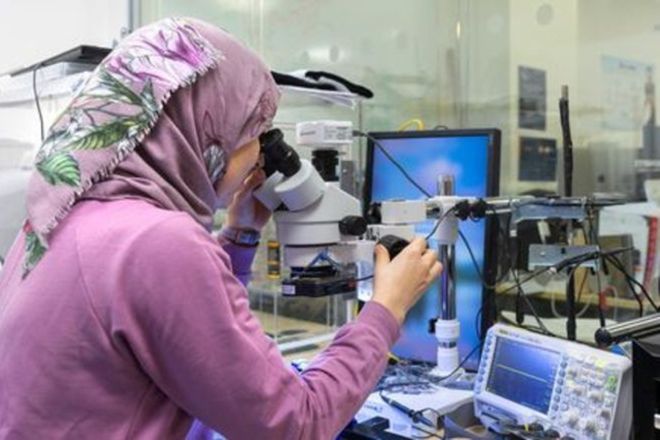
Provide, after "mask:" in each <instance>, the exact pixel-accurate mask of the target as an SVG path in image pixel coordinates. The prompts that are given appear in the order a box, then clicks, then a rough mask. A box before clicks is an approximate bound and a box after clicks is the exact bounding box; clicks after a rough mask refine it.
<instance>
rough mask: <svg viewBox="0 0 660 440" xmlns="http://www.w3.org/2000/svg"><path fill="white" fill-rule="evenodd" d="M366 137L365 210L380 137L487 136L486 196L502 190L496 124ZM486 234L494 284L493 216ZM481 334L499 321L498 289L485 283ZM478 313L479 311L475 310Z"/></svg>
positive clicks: (486, 272) (487, 274)
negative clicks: (497, 317) (496, 310)
mask: <svg viewBox="0 0 660 440" xmlns="http://www.w3.org/2000/svg"><path fill="white" fill-rule="evenodd" d="M368 135H369V136H368V137H367V157H366V168H365V181H364V186H363V193H362V200H363V203H364V204H363V208H364V214H365V217H366V214H367V210H368V209H369V205H370V204H371V190H372V184H373V165H374V150H375V147H376V146H375V144H374V142H373V139H376V140H377V141H381V140H391V139H419V138H450V137H475V136H480V137H482V136H487V137H488V146H487V151H488V158H487V173H488V175H487V176H486V197H495V196H498V195H499V191H500V151H501V147H500V143H501V137H502V133H501V131H500V130H499V129H497V128H478V129H460V130H421V131H378V132H369V133H368ZM485 222H486V227H485V234H484V249H485V252H484V262H483V270H482V273H483V277H484V281H485V283H486V284H487V285H488V286H493V285H494V284H495V282H496V278H497V246H493V245H489V244H491V243H493V240H497V234H498V230H497V223H496V222H495V221H492V219H490V218H487V219H486V220H485ZM481 305H482V307H481V309H482V312H481V332H479V333H480V334H481V335H484V336H485V334H486V331H487V330H488V329H489V328H490V327H491V326H492V325H493V324H494V323H495V322H496V316H495V291H494V289H492V288H488V287H486V286H483V287H482V291H481ZM475 313H476V312H475Z"/></svg>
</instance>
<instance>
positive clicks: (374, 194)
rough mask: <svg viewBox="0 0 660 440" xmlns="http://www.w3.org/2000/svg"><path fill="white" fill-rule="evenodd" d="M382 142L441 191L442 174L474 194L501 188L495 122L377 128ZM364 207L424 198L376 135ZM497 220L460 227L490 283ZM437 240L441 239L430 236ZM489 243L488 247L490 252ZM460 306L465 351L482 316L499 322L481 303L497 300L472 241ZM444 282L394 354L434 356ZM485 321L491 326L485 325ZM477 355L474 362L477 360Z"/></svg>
mask: <svg viewBox="0 0 660 440" xmlns="http://www.w3.org/2000/svg"><path fill="white" fill-rule="evenodd" d="M370 135H371V136H372V137H373V138H375V139H376V140H377V141H378V142H379V143H380V145H382V147H383V148H385V150H386V151H387V152H388V153H389V154H390V155H391V156H392V157H393V158H394V159H396V161H397V162H398V163H399V164H400V165H401V166H402V167H403V168H404V170H406V172H407V173H408V174H410V176H411V177H412V178H413V179H414V180H415V181H416V182H417V183H418V184H419V185H420V186H422V187H423V188H424V189H425V190H426V191H427V192H429V193H430V194H436V193H437V178H438V175H440V174H452V175H454V177H455V181H456V185H455V189H456V194H457V195H464V196H473V197H487V196H495V195H498V188H499V160H500V132H499V130H496V129H472V130H442V131H412V132H411V131H405V132H377V133H370ZM365 177H366V181H365V188H364V189H365V194H364V199H365V200H364V201H365V207H368V206H369V205H370V203H372V202H380V201H383V200H390V199H423V198H425V196H424V195H423V194H422V193H421V192H420V191H419V189H417V188H415V186H414V185H412V184H411V183H410V182H409V181H408V180H407V179H406V178H405V176H404V175H403V174H402V173H401V172H400V171H399V170H398V169H397V168H396V167H395V166H394V165H393V164H392V162H391V161H390V160H388V158H387V157H386V156H385V155H384V154H383V152H382V151H381V150H380V149H379V148H377V147H376V146H375V145H374V142H373V141H371V140H370V141H369V143H368V150H367V168H366V176H365ZM494 226H495V223H491V221H490V220H482V221H480V222H473V221H470V220H467V221H463V222H461V224H460V229H461V231H462V232H463V234H464V235H465V237H466V238H467V240H468V241H469V243H470V247H471V248H472V250H473V252H474V256H475V257H476V260H477V262H478V263H479V266H480V270H481V272H482V273H483V274H484V277H485V278H486V281H487V283H488V284H489V285H492V284H493V283H494V278H495V275H494V267H495V256H494V255H493V254H492V252H491V250H493V249H494V247H492V246H490V247H489V246H487V243H488V242H489V241H490V240H491V238H492V239H496V230H494V229H493V228H494ZM432 227H433V222H432V221H428V222H426V223H424V224H420V225H418V226H417V227H416V231H417V233H418V234H420V235H421V234H425V233H428V232H429V231H430V229H431V228H432ZM430 244H431V246H435V243H434V241H430ZM487 251H488V252H487ZM456 273H457V283H456V308H457V315H458V319H459V321H460V324H461V336H460V339H459V342H458V348H459V352H460V354H461V357H463V356H465V355H467V354H468V353H469V352H470V351H471V350H472V349H473V348H474V347H475V346H476V345H477V344H478V343H479V338H478V330H477V327H478V326H480V325H482V321H484V320H485V321H487V322H492V317H491V316H490V315H489V312H490V311H491V310H492V309H491V308H490V307H485V308H484V309H483V311H482V313H480V310H482V304H484V302H485V301H488V302H490V301H492V294H493V293H492V292H487V291H485V289H484V288H483V285H482V283H481V280H480V279H479V275H478V273H477V272H476V271H475V269H474V266H473V264H472V261H471V259H470V256H469V253H468V250H467V248H466V247H465V245H464V244H463V243H462V242H461V241H460V240H459V242H458V243H457V245H456ZM439 289H440V287H439V282H436V283H434V284H433V285H432V286H431V287H430V288H429V290H428V291H427V292H426V293H425V294H424V296H423V297H422V298H421V299H420V300H419V302H418V303H417V305H416V306H415V307H414V308H413V309H412V310H411V311H410V313H409V314H408V317H407V318H406V321H405V323H404V326H403V329H402V333H401V338H400V339H399V341H398V342H397V343H396V345H395V346H394V348H393V352H394V354H396V355H397V356H400V357H402V358H406V359H412V360H419V361H427V362H435V361H436V348H437V341H436V339H435V337H434V336H433V335H432V334H430V333H429V320H430V319H432V318H435V317H437V316H438V314H439V310H440V295H439ZM485 330H486V329H485V328H484V332H485ZM477 363H478V358H477V357H476V356H475V357H474V359H472V360H471V361H470V362H468V363H467V365H468V366H476V365H477Z"/></svg>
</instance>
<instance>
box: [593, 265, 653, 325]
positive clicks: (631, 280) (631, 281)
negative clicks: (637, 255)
mask: <svg viewBox="0 0 660 440" xmlns="http://www.w3.org/2000/svg"><path fill="white" fill-rule="evenodd" d="M604 256H605V258H606V259H607V261H609V262H610V263H611V264H612V265H613V266H614V267H616V268H617V269H618V270H619V271H620V272H621V273H622V274H623V276H624V277H625V278H626V281H627V282H628V286H629V287H630V288H631V290H632V292H633V294H634V295H635V297H637V291H636V290H635V288H634V287H633V286H632V284H634V285H636V286H638V287H639V288H640V290H641V291H642V293H643V294H644V296H645V297H646V299H647V300H648V302H649V304H651V306H652V307H653V308H654V309H655V311H656V312H660V308H658V305H657V304H656V303H655V301H653V298H651V295H649V292H648V291H647V290H646V288H645V287H644V285H643V284H642V283H640V282H639V281H637V280H636V279H635V277H633V276H632V275H630V274H629V273H628V272H627V271H626V269H625V267H624V266H623V263H621V261H620V260H619V259H618V258H617V257H616V256H614V255H605V254H604ZM642 313H643V310H642Z"/></svg>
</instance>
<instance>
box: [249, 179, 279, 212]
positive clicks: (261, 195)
mask: <svg viewBox="0 0 660 440" xmlns="http://www.w3.org/2000/svg"><path fill="white" fill-rule="evenodd" d="M282 179H284V174H282V173H280V172H279V171H276V172H275V173H273V174H271V175H270V177H269V178H268V179H266V181H265V182H264V183H263V184H262V185H261V186H260V187H259V188H258V189H256V190H255V191H254V192H253V193H252V194H253V196H254V198H256V199H257V200H259V201H260V202H261V203H262V204H263V205H264V206H265V207H266V208H268V209H269V210H270V211H275V209H277V207H278V206H280V205H281V204H282V199H280V196H278V195H277V193H276V192H275V187H276V186H277V185H278V184H279V183H280V182H281V181H282Z"/></svg>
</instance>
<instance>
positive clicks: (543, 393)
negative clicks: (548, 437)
mask: <svg viewBox="0 0 660 440" xmlns="http://www.w3.org/2000/svg"><path fill="white" fill-rule="evenodd" d="M560 361H561V354H560V353H558V352H556V351H552V350H548V349H546V348H541V347H538V346H534V345H529V344H526V343H524V342H519V341H514V340H511V339H505V338H498V339H497V343H496V344H495V354H494V356H493V362H492V364H491V367H490V374H489V375H488V382H487V383H486V391H489V392H491V393H493V394H496V395H498V396H500V397H503V398H505V399H507V400H510V401H512V402H516V403H518V404H520V405H523V406H526V407H527V408H531V409H533V410H535V411H538V412H540V413H543V414H547V413H548V409H549V408H550V399H551V398H552V388H553V386H554V383H555V376H556V374H557V368H558V367H559V362H560Z"/></svg>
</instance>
